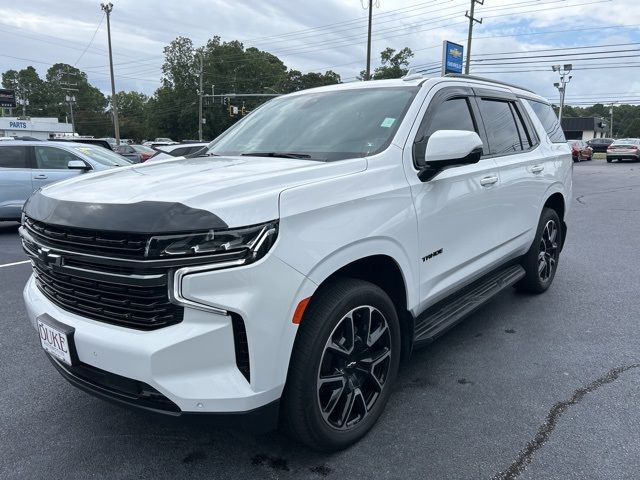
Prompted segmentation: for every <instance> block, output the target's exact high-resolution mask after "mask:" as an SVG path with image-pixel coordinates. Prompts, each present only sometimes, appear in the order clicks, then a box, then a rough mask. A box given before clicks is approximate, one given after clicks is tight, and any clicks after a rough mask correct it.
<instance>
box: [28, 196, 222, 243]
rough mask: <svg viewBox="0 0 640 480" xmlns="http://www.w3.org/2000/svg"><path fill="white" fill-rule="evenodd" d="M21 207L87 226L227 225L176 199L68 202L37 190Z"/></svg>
mask: <svg viewBox="0 0 640 480" xmlns="http://www.w3.org/2000/svg"><path fill="white" fill-rule="evenodd" d="M23 210H24V213H25V214H26V215H27V216H28V217H30V218H32V219H34V220H37V221H40V222H44V223H48V224H52V225H60V226H64V227H74V228H85V229H88V230H103V231H107V230H109V231H118V232H128V233H172V232H190V231H202V230H209V229H215V230H221V229H226V228H228V225H227V224H226V223H225V222H224V221H222V220H221V219H220V217H218V216H217V215H214V214H213V213H211V212H208V211H207V210H202V209H199V208H192V207H188V206H187V205H184V204H182V203H178V202H154V201H143V202H137V203H128V204H113V203H86V202H72V201H66V200H58V199H55V198H50V197H47V196H46V195H43V194H42V192H41V191H40V190H38V191H37V192H36V193H35V194H33V195H32V196H31V198H29V200H27V202H26V203H25V205H24V209H23Z"/></svg>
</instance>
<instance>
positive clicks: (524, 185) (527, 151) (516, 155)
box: [476, 92, 554, 256]
mask: <svg viewBox="0 0 640 480" xmlns="http://www.w3.org/2000/svg"><path fill="white" fill-rule="evenodd" d="M478 93H480V95H478V97H476V101H477V102H478V108H479V110H480V113H481V115H482V119H483V121H484V124H485V129H486V132H487V138H488V143H489V153H490V156H491V157H492V158H493V159H494V161H495V162H496V164H497V165H498V168H499V171H500V185H499V187H498V189H497V195H498V197H499V202H498V205H499V206H498V208H497V209H496V211H495V216H494V218H493V219H492V225H493V226H494V227H495V228H496V229H498V230H499V231H500V232H501V235H502V241H501V244H502V247H501V250H502V252H503V254H504V256H513V255H516V254H520V253H522V251H521V250H522V249H523V248H524V247H527V248H528V246H529V245H530V243H531V237H532V235H533V233H534V229H535V228H536V227H537V225H538V217H539V215H540V212H539V208H540V203H541V200H542V197H543V195H544V192H545V191H546V189H547V188H548V186H549V185H551V182H552V181H553V176H552V175H553V173H552V172H553V170H554V169H553V157H550V156H549V155H548V152H545V150H544V149H542V148H540V143H539V141H538V137H537V135H536V134H535V129H534V128H533V127H532V126H531V125H530V123H529V121H528V117H527V116H526V112H525V111H524V108H523V107H522V104H521V103H520V101H519V100H518V99H517V98H516V97H515V95H513V96H512V95H503V94H498V92H496V93H493V92H478ZM549 159H550V160H551V161H550V162H548V160H549Z"/></svg>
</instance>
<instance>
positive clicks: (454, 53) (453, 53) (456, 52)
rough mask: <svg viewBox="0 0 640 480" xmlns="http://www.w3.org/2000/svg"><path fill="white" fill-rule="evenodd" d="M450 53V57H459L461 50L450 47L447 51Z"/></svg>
mask: <svg viewBox="0 0 640 480" xmlns="http://www.w3.org/2000/svg"><path fill="white" fill-rule="evenodd" d="M449 53H450V54H451V56H452V57H454V58H459V57H461V56H462V52H461V51H460V50H459V49H457V48H452V49H451V51H450V52H449Z"/></svg>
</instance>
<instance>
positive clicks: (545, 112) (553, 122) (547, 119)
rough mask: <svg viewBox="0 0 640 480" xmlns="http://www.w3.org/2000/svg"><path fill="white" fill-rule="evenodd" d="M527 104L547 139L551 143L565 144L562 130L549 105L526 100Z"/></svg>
mask: <svg viewBox="0 0 640 480" xmlns="http://www.w3.org/2000/svg"><path fill="white" fill-rule="evenodd" d="M528 102H529V105H531V108H533V111H534V112H535V114H536V116H537V117H538V118H539V119H540V123H542V126H543V127H544V129H545V130H546V131H547V135H549V139H550V140H551V141H552V142H553V143H564V142H566V139H565V138H564V132H563V131H562V128H560V122H559V121H558V117H557V116H556V112H554V111H553V108H552V107H551V105H548V104H546V103H542V102H536V101H533V100H528Z"/></svg>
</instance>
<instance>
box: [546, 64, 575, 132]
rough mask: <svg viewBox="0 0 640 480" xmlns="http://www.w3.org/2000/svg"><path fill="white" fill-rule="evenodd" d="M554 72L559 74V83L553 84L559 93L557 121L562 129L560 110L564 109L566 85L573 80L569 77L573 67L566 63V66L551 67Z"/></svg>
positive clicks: (571, 76)
mask: <svg viewBox="0 0 640 480" xmlns="http://www.w3.org/2000/svg"><path fill="white" fill-rule="evenodd" d="M551 69H552V70H553V71H554V72H558V73H559V74H560V82H556V83H554V84H553V86H554V87H556V88H557V89H558V92H559V93H560V110H559V111H558V121H559V122H560V128H562V110H563V109H564V99H565V96H566V93H567V84H568V83H569V82H570V81H571V79H572V78H573V75H569V73H571V70H572V69H573V65H572V64H570V63H568V64H566V65H554V66H552V67H551Z"/></svg>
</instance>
